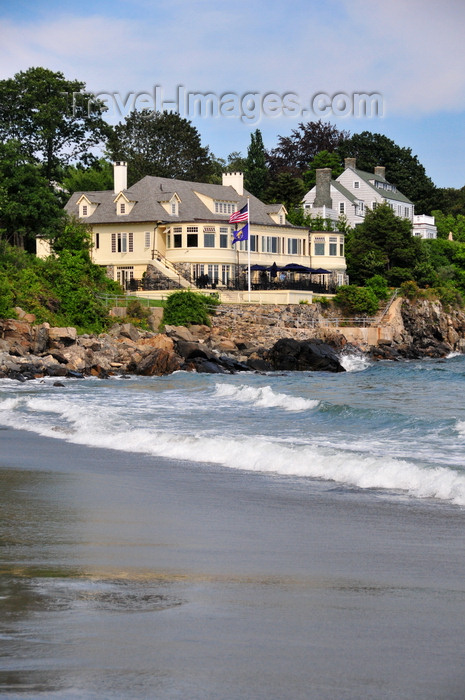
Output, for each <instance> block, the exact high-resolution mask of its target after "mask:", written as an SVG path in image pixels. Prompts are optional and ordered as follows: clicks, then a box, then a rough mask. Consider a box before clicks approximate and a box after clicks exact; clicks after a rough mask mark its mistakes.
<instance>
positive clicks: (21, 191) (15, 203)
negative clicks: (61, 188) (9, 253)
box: [0, 141, 64, 252]
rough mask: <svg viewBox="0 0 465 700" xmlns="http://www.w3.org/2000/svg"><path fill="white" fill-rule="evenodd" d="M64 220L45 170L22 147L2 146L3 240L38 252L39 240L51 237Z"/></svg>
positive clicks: (0, 226) (13, 143)
mask: <svg viewBox="0 0 465 700" xmlns="http://www.w3.org/2000/svg"><path fill="white" fill-rule="evenodd" d="M63 216H64V214H63V211H62V209H61V205H60V202H59V199H58V198H57V196H56V194H55V193H54V191H53V190H52V188H51V187H50V186H49V184H48V182H47V180H46V179H45V178H44V176H43V174H42V170H41V169H40V168H39V167H38V166H37V165H36V164H35V163H33V162H31V158H30V156H28V155H26V154H25V153H24V150H23V149H22V147H21V146H20V145H19V143H18V142H16V141H8V142H7V143H4V144H0V238H2V237H3V238H4V239H6V240H7V241H8V242H9V243H11V244H12V245H16V246H20V247H23V248H26V249H27V250H29V251H30V252H35V239H36V237H37V236H46V237H47V236H49V235H51V233H52V232H53V231H54V230H55V229H56V228H57V227H59V226H60V225H61V221H62V219H63Z"/></svg>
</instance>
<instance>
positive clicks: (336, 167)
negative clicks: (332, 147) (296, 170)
mask: <svg viewBox="0 0 465 700" xmlns="http://www.w3.org/2000/svg"><path fill="white" fill-rule="evenodd" d="M318 168H331V170H332V179H333V180H335V179H336V178H337V177H339V175H340V174H341V173H342V172H343V171H344V166H343V164H342V159H341V156H340V155H339V153H338V152H336V151H334V152H333V153H329V152H328V151H320V152H319V153H317V154H316V156H315V157H314V159H313V160H312V162H311V163H310V165H309V168H308V170H307V171H306V172H304V174H303V175H302V179H303V181H304V183H305V187H306V188H307V190H310V189H312V187H315V184H316V171H317V169H318Z"/></svg>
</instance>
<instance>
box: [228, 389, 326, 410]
mask: <svg viewBox="0 0 465 700" xmlns="http://www.w3.org/2000/svg"><path fill="white" fill-rule="evenodd" d="M216 395H217V396H218V397H221V398H228V399H231V400H232V401H238V402H240V403H246V404H248V405H252V406H256V407H259V408H282V409H284V410H285V411H307V410H309V409H312V408H316V407H317V406H318V404H319V401H316V400H311V399H303V398H301V397H299V396H291V395H289V394H281V393H278V392H275V391H273V389H272V388H271V387H270V386H263V387H252V386H248V385H247V384H241V385H240V386H236V385H234V384H221V383H218V384H216Z"/></svg>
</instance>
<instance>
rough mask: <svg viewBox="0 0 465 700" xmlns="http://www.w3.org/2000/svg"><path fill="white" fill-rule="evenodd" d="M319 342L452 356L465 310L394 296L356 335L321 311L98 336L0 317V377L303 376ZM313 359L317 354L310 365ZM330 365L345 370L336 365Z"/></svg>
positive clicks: (225, 314)
mask: <svg viewBox="0 0 465 700" xmlns="http://www.w3.org/2000/svg"><path fill="white" fill-rule="evenodd" d="M283 339H286V341H287V344H286V345H285V351H283V353H281V355H283V356H284V359H283V357H281V356H280V359H279V361H278V360H277V359H276V357H275V355H276V353H277V349H276V346H278V349H280V348H281V347H282V346H281V345H279V343H280V342H281V341H282V340H283ZM322 343H323V344H325V343H327V344H329V345H330V346H331V347H332V348H335V349H336V350H337V351H341V350H342V349H343V348H344V346H346V347H349V348H350V346H355V347H356V348H358V349H359V350H361V351H363V352H367V353H369V354H370V356H371V357H372V358H373V359H389V360H396V359H402V358H407V359H410V358H411V359H414V358H420V357H446V356H447V355H448V354H450V353H451V352H465V310H456V309H454V310H448V311H446V310H445V309H444V308H443V306H442V305H441V303H440V302H431V301H424V300H421V301H408V300H402V299H397V300H396V301H395V303H394V304H392V306H391V308H390V309H389V313H387V314H386V315H385V316H384V317H383V319H382V320H381V321H380V323H379V324H378V325H373V326H370V327H363V326H360V325H359V326H354V327H352V328H350V327H347V326H343V325H341V326H340V327H335V325H331V324H330V322H329V321H328V319H324V318H323V317H322V316H321V315H320V310H319V308H318V305H316V304H315V305H294V306H286V307H273V306H258V307H257V306H230V307H228V306H222V307H221V312H219V313H218V314H217V315H216V316H214V317H213V318H212V328H208V327H207V326H192V327H191V328H190V329H187V328H183V327H181V328H174V327H172V328H169V327H167V328H166V329H165V333H164V334H162V333H156V332H142V333H141V332H139V331H138V330H137V329H136V328H134V326H131V324H122V325H119V324H116V325H115V326H114V327H113V328H112V329H110V331H109V332H108V333H102V334H101V335H99V336H86V335H85V336H78V335H77V333H76V329H75V328H50V327H49V326H48V324H42V325H40V326H34V325H33V324H32V323H30V322H27V321H26V320H22V321H21V320H19V321H17V320H11V319H10V320H1V319H0V377H10V378H16V379H20V380H24V379H31V378H34V377H36V378H37V377H41V376H53V377H64V376H76V375H77V374H78V375H81V376H82V374H84V375H89V374H91V375H95V376H98V377H105V376H109V375H110V374H114V373H126V372H129V373H134V374H143V375H162V374H170V373H171V372H174V371H176V370H177V369H186V370H191V371H197V372H235V371H243V370H247V369H248V370H250V369H252V370H258V371H269V370H273V369H304V365H305V368H306V369H311V368H314V369H322V366H321V362H320V360H321V355H322ZM275 349H276V351H275ZM291 350H292V352H291ZM310 350H311V352H310ZM324 352H325V353H326V355H327V356H328V357H329V356H330V355H331V353H332V351H331V348H329V349H327V348H324ZM311 355H312V357H313V356H315V357H313V359H312V360H311V362H310V356H311ZM315 358H316V359H315ZM329 359H330V360H331V359H332V358H331V357H330V358H329ZM304 360H305V361H304ZM317 360H318V362H317ZM312 364H313V365H314V366H313V367H312ZM325 368H326V369H328V370H329V371H340V370H339V369H334V368H333V367H331V362H329V364H328V363H327V366H326V367H325Z"/></svg>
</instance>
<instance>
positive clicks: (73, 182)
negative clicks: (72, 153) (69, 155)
mask: <svg viewBox="0 0 465 700" xmlns="http://www.w3.org/2000/svg"><path fill="white" fill-rule="evenodd" d="M61 182H62V185H63V187H64V188H65V189H66V191H67V192H68V193H69V194H73V192H95V191H103V190H111V189H112V188H113V166H112V164H111V163H109V162H108V161H107V160H105V159H104V158H100V159H99V160H98V161H97V162H96V163H95V164H94V165H92V166H91V167H88V168H86V167H84V166H83V165H82V164H78V165H70V166H69V167H68V168H67V169H66V170H65V174H64V176H63V177H62V179H61Z"/></svg>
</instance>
